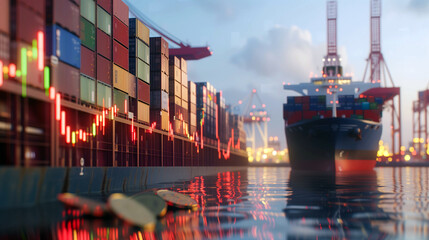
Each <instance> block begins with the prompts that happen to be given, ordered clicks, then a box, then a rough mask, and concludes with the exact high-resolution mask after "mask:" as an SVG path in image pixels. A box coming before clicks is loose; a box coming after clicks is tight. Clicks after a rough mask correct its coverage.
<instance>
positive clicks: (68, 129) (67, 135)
mask: <svg viewBox="0 0 429 240" xmlns="http://www.w3.org/2000/svg"><path fill="white" fill-rule="evenodd" d="M66 143H70V126H67V127H66Z"/></svg>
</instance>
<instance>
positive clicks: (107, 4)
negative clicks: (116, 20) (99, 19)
mask: <svg viewBox="0 0 429 240" xmlns="http://www.w3.org/2000/svg"><path fill="white" fill-rule="evenodd" d="M97 4H98V5H100V7H102V8H103V9H104V10H106V12H108V13H109V14H110V15H112V0H97Z"/></svg>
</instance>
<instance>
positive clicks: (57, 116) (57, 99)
mask: <svg viewBox="0 0 429 240" xmlns="http://www.w3.org/2000/svg"><path fill="white" fill-rule="evenodd" d="M55 119H56V120H57V121H60V120H61V95H60V94H59V93H57V95H56V97H55Z"/></svg>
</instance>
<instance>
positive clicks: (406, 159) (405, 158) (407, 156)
mask: <svg viewBox="0 0 429 240" xmlns="http://www.w3.org/2000/svg"><path fill="white" fill-rule="evenodd" d="M404 160H405V161H407V162H408V161H410V160H411V157H410V155H408V154H407V155H405V156H404Z"/></svg>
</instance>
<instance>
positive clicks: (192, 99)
mask: <svg viewBox="0 0 429 240" xmlns="http://www.w3.org/2000/svg"><path fill="white" fill-rule="evenodd" d="M188 89H189V91H188V93H189V94H188V100H189V108H188V111H189V134H194V132H196V131H197V86H196V85H195V83H194V82H191V81H188Z"/></svg>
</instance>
